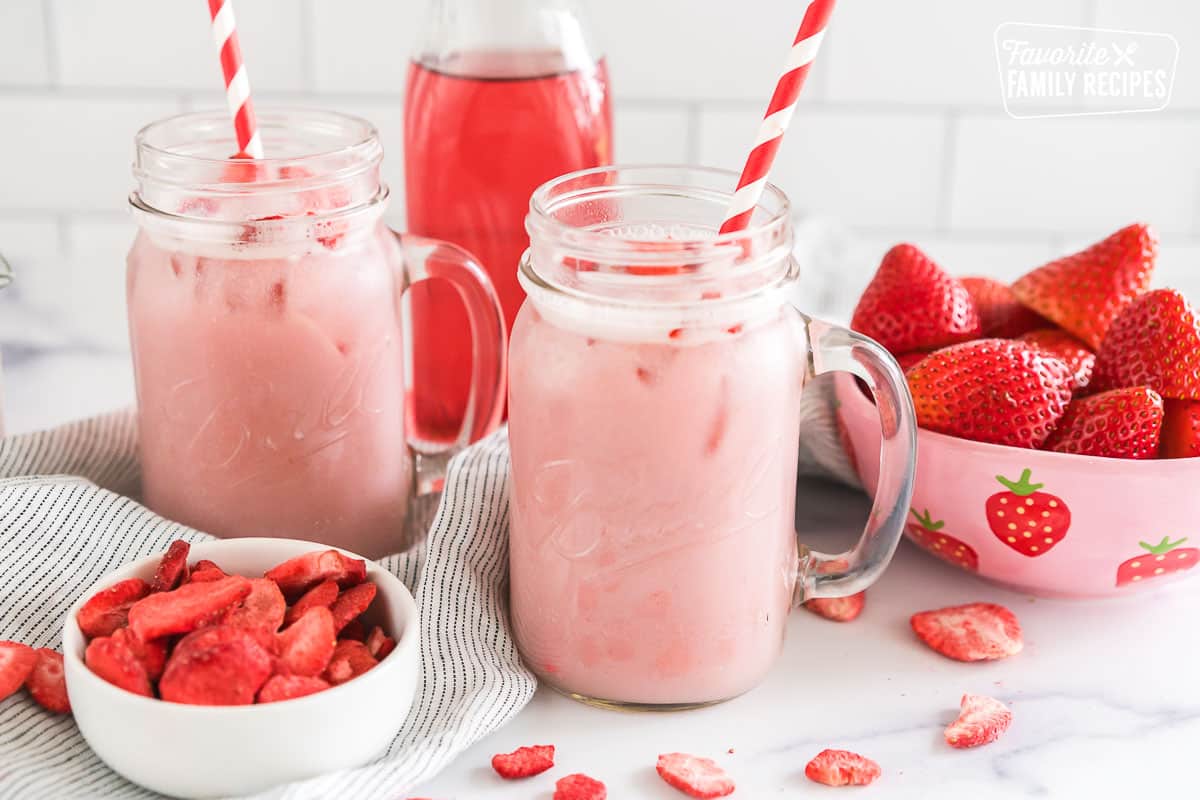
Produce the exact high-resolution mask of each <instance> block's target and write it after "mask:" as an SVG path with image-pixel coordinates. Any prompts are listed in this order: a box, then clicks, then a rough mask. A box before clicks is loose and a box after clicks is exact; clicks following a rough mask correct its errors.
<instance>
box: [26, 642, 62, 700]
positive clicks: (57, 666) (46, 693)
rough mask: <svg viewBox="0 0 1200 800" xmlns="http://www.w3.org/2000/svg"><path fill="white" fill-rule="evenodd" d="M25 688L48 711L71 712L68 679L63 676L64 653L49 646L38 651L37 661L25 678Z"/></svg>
mask: <svg viewBox="0 0 1200 800" xmlns="http://www.w3.org/2000/svg"><path fill="white" fill-rule="evenodd" d="M25 688H26V689H28V690H29V694H31V695H32V696H33V699H34V700H36V701H37V704H38V705H40V706H41V707H42V708H44V709H46V710H47V711H53V712H54V713H56V714H70V713H71V701H70V700H69V699H67V679H66V678H65V677H63V657H62V654H60V653H57V652H55V651H53V650H51V649H50V648H48V647H43V648H40V649H39V650H38V651H37V662H36V663H34V665H33V669H32V670H30V672H29V677H28V678H26V679H25Z"/></svg>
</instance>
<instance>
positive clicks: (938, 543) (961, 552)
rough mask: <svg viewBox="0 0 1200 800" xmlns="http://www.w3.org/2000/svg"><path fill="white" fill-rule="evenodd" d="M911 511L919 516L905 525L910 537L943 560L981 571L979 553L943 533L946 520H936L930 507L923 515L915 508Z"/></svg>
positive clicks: (972, 570)
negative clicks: (914, 521) (915, 520)
mask: <svg viewBox="0 0 1200 800" xmlns="http://www.w3.org/2000/svg"><path fill="white" fill-rule="evenodd" d="M909 511H910V512H911V513H912V515H913V516H914V517H916V518H917V523H916V524H913V523H911V522H910V523H909V524H908V525H907V526H906V527H905V532H906V533H907V534H908V538H910V539H912V540H913V541H914V542H915V543H916V544H918V545H920V546H921V547H923V548H925V549H926V550H928V551H929V552H930V553H933V554H934V555H935V556H937V557H938V558H940V559H942V560H943V561H947V562H949V563H951V564H954V565H955V566H959V567H962V568H963V569H966V570H970V571H971V572H978V571H979V555H978V554H977V553H976V552H975V550H974V549H973V548H972V547H971V546H970V545H968V544H966V543H965V542H961V541H959V540H958V539H955V538H954V537H953V536H951V535H950V534H948V533H943V532H942V528H944V527H945V526H946V523H945V522H943V521H942V520H940V519H939V520H935V519H934V518H933V516H932V515H931V514H930V513H929V509H925V513H924V514H923V515H922V514H918V513H917V510H916V509H915V508H913V509H909Z"/></svg>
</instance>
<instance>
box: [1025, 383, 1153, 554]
mask: <svg viewBox="0 0 1200 800" xmlns="http://www.w3.org/2000/svg"><path fill="white" fill-rule="evenodd" d="M1162 423H1163V401H1162V398H1161V397H1159V396H1158V394H1157V393H1156V392H1155V391H1154V390H1153V389H1148V388H1146V387H1145V386H1143V387H1141V388H1139V389H1113V390H1112V391H1110V392H1102V393H1101V394H1094V395H1092V396H1090V397H1081V398H1080V399H1078V400H1075V401H1073V402H1072V403H1071V405H1069V406H1067V413H1066V414H1064V415H1063V418H1062V420H1060V421H1059V423H1058V427H1057V428H1055V429H1054V433H1052V434H1050V438H1049V439H1047V440H1046V443H1045V444H1044V445H1042V449H1044V450H1053V451H1055V452H1056V453H1075V454H1077V455H1083V456H1104V457H1106V458H1154V457H1155V456H1156V455H1158V438H1159V433H1160V432H1161V430H1162ZM1018 527H1020V525H1019V521H1018ZM1007 540H1008V539H1007V536H1006V537H1005V541H1006V542H1007Z"/></svg>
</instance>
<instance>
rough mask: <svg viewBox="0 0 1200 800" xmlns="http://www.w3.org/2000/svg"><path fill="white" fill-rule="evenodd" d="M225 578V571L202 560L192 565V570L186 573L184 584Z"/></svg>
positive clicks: (204, 559)
mask: <svg viewBox="0 0 1200 800" xmlns="http://www.w3.org/2000/svg"><path fill="white" fill-rule="evenodd" d="M225 577H228V576H227V575H226V574H225V570H223V569H221V568H220V567H218V566H217V565H216V564H214V563H213V562H212V561H209V560H208V559H206V558H202V559H200V560H199V561H197V562H196V563H195V564H193V565H192V569H191V571H190V572H189V573H188V576H187V579H186V580H185V581H184V583H206V582H208V581H219V580H220V579H221V578H225Z"/></svg>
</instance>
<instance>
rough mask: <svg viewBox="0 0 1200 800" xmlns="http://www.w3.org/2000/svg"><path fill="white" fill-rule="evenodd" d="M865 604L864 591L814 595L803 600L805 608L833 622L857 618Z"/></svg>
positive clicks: (849, 620) (865, 594)
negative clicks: (850, 593) (833, 595)
mask: <svg viewBox="0 0 1200 800" xmlns="http://www.w3.org/2000/svg"><path fill="white" fill-rule="evenodd" d="M866 604H867V593H866V591H862V592H859V593H858V594H852V595H849V596H847V597H814V598H813V599H811V600H805V601H804V607H805V608H806V609H808V610H809V611H811V612H813V613H814V614H816V615H817V616H820V617H824V618H825V619H831V620H833V621H834V622H851V621H853V620H855V619H857V618H858V615H859V614H861V613H862V611H863V608H864V607H865V606H866Z"/></svg>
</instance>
